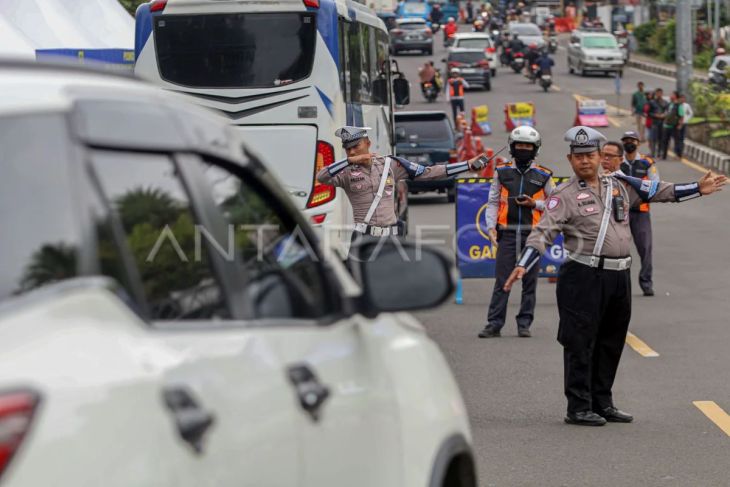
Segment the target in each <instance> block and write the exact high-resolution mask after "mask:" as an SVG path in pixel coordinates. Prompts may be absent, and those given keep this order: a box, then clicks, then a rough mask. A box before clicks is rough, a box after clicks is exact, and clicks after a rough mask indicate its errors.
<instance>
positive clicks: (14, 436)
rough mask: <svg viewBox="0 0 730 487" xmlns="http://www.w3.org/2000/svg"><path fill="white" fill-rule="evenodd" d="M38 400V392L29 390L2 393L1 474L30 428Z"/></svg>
mask: <svg viewBox="0 0 730 487" xmlns="http://www.w3.org/2000/svg"><path fill="white" fill-rule="evenodd" d="M38 400H39V398H38V395H37V394H35V393H33V392H28V391H24V392H8V393H2V394H0V475H2V473H3V472H4V471H5V469H6V468H7V466H8V465H9V464H10V460H12V458H13V455H14V454H15V452H16V451H17V450H18V447H20V444H21V443H22V442H23V439H24V438H25V435H26V433H27V432H28V430H29V429H30V424H31V422H32V421H33V413H34V412H35V409H36V406H38Z"/></svg>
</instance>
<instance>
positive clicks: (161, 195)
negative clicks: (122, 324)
mask: <svg viewBox="0 0 730 487" xmlns="http://www.w3.org/2000/svg"><path fill="white" fill-rule="evenodd" d="M92 168H93V172H94V174H95V176H96V178H97V180H98V181H99V183H100V187H101V189H102V191H103V193H104V196H105V200H106V202H107V204H108V206H109V207H110V208H112V209H113V211H114V214H115V216H116V218H118V220H119V222H120V223H121V227H122V229H123V232H124V235H123V237H124V239H125V242H124V243H125V244H126V246H127V247H128V248H129V251H130V253H131V255H132V258H133V262H134V264H136V268H137V270H138V273H139V278H140V281H141V284H142V288H143V291H144V297H145V299H146V301H147V307H148V308H149V313H150V317H151V318H152V319H153V320H209V319H225V318H229V317H230V314H229V312H228V309H227V306H226V303H225V300H224V296H223V292H222V290H221V288H220V285H219V283H218V281H217V279H216V276H215V275H214V272H213V270H212V268H211V265H210V258H209V255H208V247H206V246H205V245H204V244H203V242H204V241H205V239H203V238H202V237H201V226H199V225H197V224H196V223H197V222H196V220H195V218H194V216H193V211H192V208H191V205H190V200H189V198H188V195H187V193H186V191H185V189H184V187H183V185H182V183H181V181H180V178H179V175H178V172H177V169H176V166H175V165H174V164H173V162H172V160H171V159H170V158H169V157H168V156H165V155H156V154H142V153H122V152H106V151H97V152H94V153H93V156H92ZM108 231H111V230H108ZM99 240H100V248H99V254H100V258H101V268H102V272H105V273H111V277H114V278H118V276H117V275H116V274H115V273H114V272H115V271H114V269H115V268H118V265H117V266H116V267H115V263H114V262H113V261H114V257H113V256H112V257H111V258H107V256H105V253H106V252H113V251H114V249H113V248H112V247H110V246H109V245H110V244H109V243H108V242H106V239H105V235H104V233H103V230H102V232H101V234H100V236H99ZM104 245H107V248H104Z"/></svg>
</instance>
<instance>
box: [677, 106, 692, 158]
mask: <svg viewBox="0 0 730 487" xmlns="http://www.w3.org/2000/svg"><path fill="white" fill-rule="evenodd" d="M679 102H680V103H681V104H682V110H683V111H684V118H683V119H682V126H681V127H680V129H679V133H678V134H677V138H676V139H674V152H675V153H676V154H677V157H679V158H680V159H681V158H682V156H683V155H684V137H685V135H686V134H687V123H689V121H690V120H692V118H693V117H694V116H695V112H694V110H692V106H691V105H690V104H689V103H687V97H686V96H685V95H684V93H682V94H680V95H679Z"/></svg>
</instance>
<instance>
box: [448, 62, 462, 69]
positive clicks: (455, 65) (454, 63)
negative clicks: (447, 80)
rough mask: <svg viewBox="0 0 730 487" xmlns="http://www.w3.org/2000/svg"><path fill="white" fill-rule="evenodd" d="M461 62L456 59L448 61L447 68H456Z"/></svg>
mask: <svg viewBox="0 0 730 487" xmlns="http://www.w3.org/2000/svg"><path fill="white" fill-rule="evenodd" d="M462 65H463V63H460V62H458V61H450V62H449V69H451V68H458V67H459V66H462Z"/></svg>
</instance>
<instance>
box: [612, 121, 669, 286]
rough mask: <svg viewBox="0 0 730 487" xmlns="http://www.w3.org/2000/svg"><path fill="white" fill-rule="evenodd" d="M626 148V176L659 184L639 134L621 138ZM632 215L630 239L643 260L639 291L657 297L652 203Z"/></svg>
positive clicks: (621, 167) (632, 209)
mask: <svg viewBox="0 0 730 487" xmlns="http://www.w3.org/2000/svg"><path fill="white" fill-rule="evenodd" d="M621 143H622V144H623V152H624V158H623V161H622V162H621V166H620V169H621V171H622V172H623V173H624V174H626V175H627V176H633V177H635V178H638V179H641V180H644V181H647V180H648V181H655V182H657V183H658V182H659V181H660V178H659V171H658V170H657V167H656V164H655V163H654V159H652V158H651V157H649V156H643V155H641V154H639V150H638V146H639V140H638V134H637V133H636V132H631V131H629V132H626V133H624V135H623V137H621ZM629 212H630V213H631V218H630V219H629V226H630V227H631V236H632V238H633V239H634V244H635V245H636V251H637V252H638V254H639V258H640V259H641V270H640V271H639V287H641V291H642V292H643V293H644V296H654V280H653V278H652V274H653V265H652V248H653V243H652V240H653V238H652V230H651V213H650V207H649V203H641V204H640V205H639V206H637V207H632V208H631V209H630V210H629Z"/></svg>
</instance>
